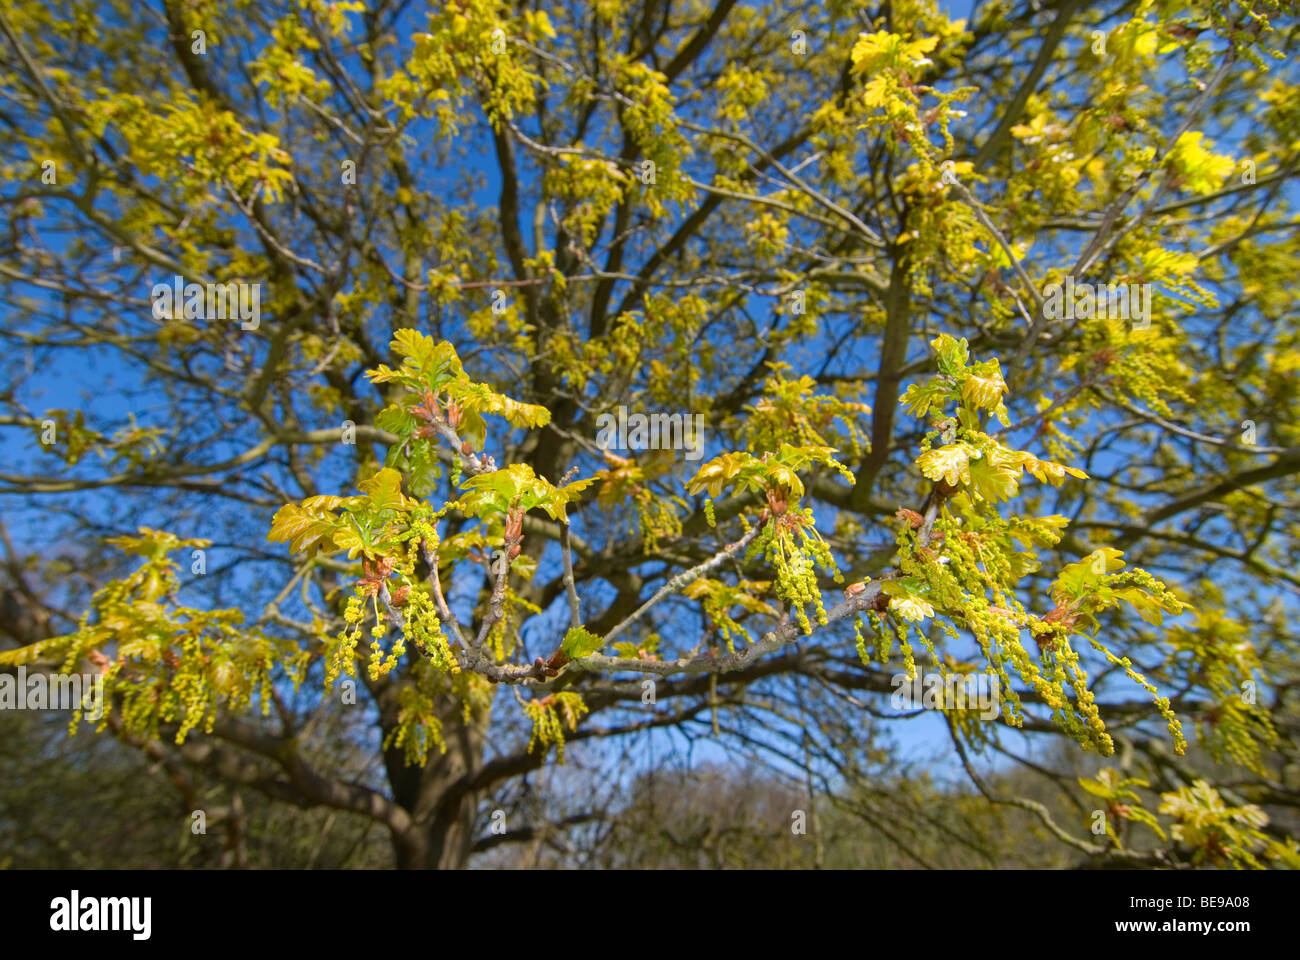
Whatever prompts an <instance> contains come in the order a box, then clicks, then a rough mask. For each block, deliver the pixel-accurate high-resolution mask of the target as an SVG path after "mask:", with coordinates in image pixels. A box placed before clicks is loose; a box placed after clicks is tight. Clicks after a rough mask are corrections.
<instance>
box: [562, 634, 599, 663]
mask: <svg viewBox="0 0 1300 960" xmlns="http://www.w3.org/2000/svg"><path fill="white" fill-rule="evenodd" d="M604 643H605V641H604V640H602V639H601V638H600V637H598V636H596V635H595V634H594V633H592V632H591V631H590V630H588V629H587V628H586V627H570V628H569V632H568V633H566V634H565V635H564V643H563V644H562V646H561V649H562V650H563V651H564V653H565V655H566V656H567V657H568V658H569V659H570V660H577V659H579V658H580V657H589V656H591V655H592V654H593V653H595V652H596V651H597V650H599V649H600V648H601V647H602V646H604Z"/></svg>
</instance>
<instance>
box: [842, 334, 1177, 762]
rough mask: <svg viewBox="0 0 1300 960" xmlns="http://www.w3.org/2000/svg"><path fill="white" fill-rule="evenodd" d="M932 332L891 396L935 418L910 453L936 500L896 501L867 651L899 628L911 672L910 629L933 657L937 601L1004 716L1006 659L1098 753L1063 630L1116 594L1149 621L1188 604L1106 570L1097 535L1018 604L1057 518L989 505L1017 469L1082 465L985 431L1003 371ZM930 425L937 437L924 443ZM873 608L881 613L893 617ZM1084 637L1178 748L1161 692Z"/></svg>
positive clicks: (1079, 673)
mask: <svg viewBox="0 0 1300 960" xmlns="http://www.w3.org/2000/svg"><path fill="white" fill-rule="evenodd" d="M933 346H934V348H935V350H936V353H937V354H938V368H939V376H938V377H935V378H933V379H932V380H930V381H929V382H928V383H923V384H914V385H913V386H912V387H910V388H909V389H908V391H907V392H906V393H905V394H904V395H903V397H902V398H901V401H900V402H902V403H903V404H905V405H907V406H908V408H909V409H910V410H911V411H912V412H913V413H915V414H917V415H929V416H931V418H932V422H933V423H934V426H935V430H934V431H933V432H932V433H930V434H928V435H927V437H926V438H925V440H924V441H923V444H922V446H923V448H925V449H924V452H922V453H921V454H920V456H918V457H917V460H916V464H917V466H918V468H919V469H920V470H921V472H922V474H924V475H925V476H926V477H927V478H928V479H930V480H932V481H934V482H935V484H936V495H937V496H938V497H939V500H940V503H941V507H940V509H939V510H938V511H937V512H936V513H935V515H934V517H933V518H932V519H931V520H930V521H927V520H926V519H925V518H923V517H922V516H921V515H919V514H915V513H913V512H911V511H901V512H900V517H901V518H902V519H903V520H904V521H906V522H905V523H904V524H903V526H902V528H901V530H900V531H899V534H898V543H899V553H898V566H897V571H896V573H895V575H894V576H893V577H892V578H891V579H888V580H885V581H884V582H883V583H882V585H881V593H882V595H883V596H884V597H885V598H886V600H885V601H884V603H883V604H882V605H881V609H880V610H878V611H877V610H873V611H871V612H870V613H869V614H868V616H869V618H870V619H871V621H872V624H873V626H874V628H875V630H876V632H877V635H878V636H879V637H880V640H881V642H880V643H879V644H878V645H877V648H876V649H877V655H878V656H881V657H882V659H883V658H884V657H885V656H887V655H888V653H889V650H890V647H891V646H892V641H893V639H894V637H895V636H897V638H898V639H899V641H900V644H901V650H902V653H903V657H904V663H905V665H906V668H907V670H908V673H909V675H910V674H911V673H912V672H913V671H914V670H915V663H914V656H913V653H912V646H911V643H910V641H909V634H910V633H915V634H916V636H917V637H919V639H920V642H921V643H922V644H923V645H924V646H925V647H926V649H927V650H928V651H929V652H930V655H931V658H932V660H933V661H934V662H935V663H936V664H937V665H940V667H941V669H942V659H941V658H940V656H939V655H938V653H937V651H936V649H935V645H934V640H933V639H932V637H931V636H930V635H929V634H928V633H926V632H925V631H923V630H922V629H921V628H920V624H921V623H922V622H923V621H924V620H926V619H927V618H929V617H934V616H936V611H937V613H938V614H939V615H941V616H942V617H944V618H946V620H947V621H948V622H942V621H941V622H940V623H939V628H940V630H942V631H943V632H944V633H945V634H947V635H948V636H949V637H950V639H952V640H953V641H956V640H957V639H958V637H957V633H956V631H955V630H954V629H953V626H956V627H959V628H962V629H965V630H968V631H969V632H970V633H971V634H972V635H973V636H974V637H975V639H976V641H977V642H978V644H979V647H980V650H981V652H982V654H983V656H984V658H985V660H986V662H987V664H988V669H989V670H990V671H991V672H992V673H993V674H994V676H995V677H996V678H997V680H998V681H999V688H1000V689H1001V690H1002V691H1003V692H1004V700H1003V716H1004V719H1006V721H1007V722H1009V723H1012V724H1019V723H1021V722H1022V717H1023V714H1022V704H1021V702H1020V698H1019V695H1018V694H1017V693H1016V691H1015V689H1014V687H1013V685H1012V683H1011V677H1010V675H1009V672H1008V668H1009V667H1010V668H1013V669H1014V670H1015V672H1016V673H1017V674H1018V676H1019V678H1020V679H1021V680H1022V681H1023V682H1024V683H1025V684H1027V685H1028V686H1029V687H1030V688H1031V689H1032V690H1033V691H1034V692H1035V694H1036V695H1037V696H1038V697H1039V698H1040V699H1041V700H1042V701H1043V702H1044V703H1045V704H1047V705H1048V706H1049V707H1050V708H1051V709H1052V711H1053V715H1054V718H1055V720H1056V722H1057V723H1058V724H1059V725H1060V726H1061V728H1062V729H1063V730H1065V731H1066V732H1067V733H1069V734H1070V735H1071V736H1072V737H1074V738H1075V739H1076V740H1078V741H1079V743H1080V744H1082V745H1083V746H1084V747H1085V748H1086V749H1096V750H1098V751H1100V752H1101V753H1102V754H1103V755H1110V753H1112V752H1113V749H1114V744H1113V741H1112V740H1111V737H1110V735H1109V734H1108V733H1107V732H1106V725H1105V722H1104V721H1103V719H1102V718H1101V715H1100V711H1099V709H1098V707H1097V704H1096V696H1095V693H1094V692H1093V691H1092V690H1091V689H1090V686H1089V678H1088V673H1087V671H1086V670H1085V668H1084V666H1083V664H1082V663H1081V660H1080V656H1079V653H1078V651H1076V650H1075V649H1074V648H1073V647H1072V646H1071V644H1070V637H1071V635H1072V634H1076V633H1082V632H1083V631H1084V630H1085V629H1086V628H1090V629H1091V630H1092V631H1093V633H1094V634H1095V633H1096V632H1097V631H1098V629H1099V623H1098V621H1097V620H1096V618H1095V614H1096V613H1098V612H1099V611H1101V610H1103V609H1106V608H1108V607H1113V606H1115V605H1116V604H1117V603H1119V602H1120V601H1126V602H1128V603H1129V604H1131V605H1132V606H1133V607H1134V609H1136V610H1137V612H1138V613H1139V615H1141V616H1142V617H1143V618H1144V619H1147V620H1149V621H1150V622H1153V623H1157V624H1158V623H1160V622H1161V618H1162V614H1163V613H1165V612H1168V613H1172V614H1177V613H1180V612H1182V610H1183V609H1184V608H1185V606H1186V604H1185V603H1183V602H1182V601H1181V600H1179V599H1178V598H1177V597H1176V596H1174V594H1173V593H1172V592H1171V591H1170V590H1169V589H1168V588H1167V587H1166V586H1165V585H1164V584H1162V583H1160V582H1159V581H1158V580H1157V579H1156V578H1155V577H1153V576H1151V575H1150V574H1149V573H1147V572H1146V571H1143V570H1133V571H1128V572H1125V573H1117V572H1116V571H1118V570H1120V569H1122V568H1123V566H1124V563H1123V561H1122V560H1120V559H1119V557H1120V552H1119V551H1118V550H1115V549H1114V548H1109V547H1107V548H1101V549H1099V550H1097V551H1094V552H1093V553H1092V554H1090V555H1089V556H1088V557H1085V558H1084V559H1083V560H1081V561H1079V562H1078V563H1075V564H1070V565H1068V566H1066V567H1065V568H1064V569H1063V570H1062V571H1061V573H1060V576H1059V577H1058V579H1057V580H1056V581H1055V582H1054V583H1053V584H1052V587H1051V599H1052V601H1053V603H1054V604H1055V606H1054V607H1053V609H1052V610H1050V611H1048V612H1047V613H1045V614H1042V615H1037V614H1034V613H1032V612H1031V611H1029V610H1027V609H1026V608H1025V607H1024V605H1023V604H1021V602H1020V601H1019V599H1018V598H1017V589H1018V587H1019V584H1020V581H1021V580H1022V579H1023V578H1024V577H1025V575H1026V574H1028V573H1031V572H1033V571H1035V570H1037V569H1038V567H1039V561H1038V560H1037V558H1036V556H1035V554H1034V552H1033V548H1034V547H1047V546H1053V545H1055V544H1056V543H1057V542H1058V541H1059V540H1060V534H1061V531H1062V530H1063V529H1064V527H1065V526H1066V524H1067V521H1066V519H1065V518H1064V517H1060V516H1055V515H1053V516H1047V517H1039V518H1033V519H1024V518H1016V517H1012V518H1010V519H1007V518H1004V517H1002V516H1001V515H1000V514H999V513H998V510H997V505H998V504H999V503H1000V502H1001V501H1004V500H1007V499H1010V498H1011V497H1013V496H1015V495H1016V493H1017V492H1018V490H1019V485H1020V483H1021V481H1022V479H1023V476H1024V474H1026V473H1028V474H1030V475H1032V476H1033V477H1035V478H1036V479H1038V480H1040V481H1044V482H1047V483H1052V484H1057V485H1059V484H1061V483H1063V482H1064V481H1065V478H1066V477H1067V476H1074V477H1079V478H1083V477H1085V476H1086V474H1084V473H1083V471H1081V470H1078V469H1076V468H1073V467H1070V466H1065V465H1061V464H1057V463H1054V462H1051V461H1047V460H1041V459H1039V458H1038V457H1036V456H1035V455H1033V454H1031V453H1028V452H1026V451H1023V450H1013V449H1011V448H1009V447H1007V446H1006V445H1004V444H1003V443H1002V442H1001V441H1000V440H998V439H997V438H996V437H995V436H991V435H989V434H987V433H985V432H984V431H983V430H982V429H981V428H982V426H983V418H984V417H985V416H986V415H988V414H992V415H994V416H996V417H998V418H999V419H1002V420H1003V422H1004V423H1005V419H1006V418H1005V406H1004V404H1003V401H1002V395H1003V393H1005V392H1006V384H1005V382H1004V381H1003V379H1002V375H1001V372H1000V370H999V368H998V364H997V362H996V361H988V362H984V363H972V362H971V361H970V356H969V349H968V346H967V344H966V342H965V341H964V340H954V339H953V338H952V337H949V336H947V335H941V336H940V337H938V338H936V339H935V340H934V342H933ZM940 433H942V434H943V437H942V439H943V440H945V441H946V442H944V443H943V445H942V446H940V447H937V448H933V447H931V444H932V442H933V440H934V439H936V438H938V435H939V434H940ZM1026 548H1028V549H1026ZM885 617H889V618H891V619H892V620H893V625H892V630H890V629H889V628H888V627H887V626H886V624H885V622H884V618H885ZM1026 630H1027V631H1028V633H1029V634H1030V636H1032V637H1033V638H1034V640H1035V641H1037V644H1038V647H1039V650H1038V655H1037V656H1034V655H1033V654H1031V653H1030V652H1029V651H1028V650H1027V649H1026V647H1025V646H1024V644H1023V642H1022V633H1023V632H1025V631H1026ZM1088 639H1089V643H1090V644H1091V646H1092V647H1094V648H1095V649H1096V650H1097V651H1098V652H1100V653H1101V654H1102V655H1103V656H1104V657H1106V659H1107V660H1108V661H1109V662H1110V663H1113V664H1115V665H1117V666H1119V667H1121V668H1122V669H1123V670H1124V671H1125V672H1126V673H1127V675H1128V676H1129V677H1130V678H1131V679H1132V680H1133V681H1134V682H1135V683H1138V684H1139V685H1141V686H1142V687H1143V688H1144V689H1146V690H1147V691H1148V692H1149V693H1150V694H1151V696H1152V697H1153V698H1154V699H1155V703H1156V705H1157V707H1158V708H1159V710H1160V711H1161V713H1162V715H1163V716H1164V717H1165V719H1166V721H1167V722H1168V724H1169V728H1170V733H1171V734H1172V735H1173V737H1174V740H1175V745H1176V748H1177V749H1178V750H1179V751H1182V750H1183V749H1184V743H1183V740H1182V736H1181V726H1180V724H1179V721H1178V720H1177V718H1176V717H1175V716H1174V713H1173V710H1172V708H1171V707H1170V705H1169V702H1168V700H1167V698H1164V697H1161V696H1160V695H1159V693H1158V691H1157V689H1156V687H1155V685H1154V684H1153V683H1151V682H1150V681H1149V680H1147V678H1145V677H1144V676H1142V675H1141V674H1139V673H1138V672H1137V671H1136V670H1135V669H1134V668H1133V665H1132V663H1131V661H1130V660H1129V659H1128V658H1121V657H1118V656H1116V655H1115V654H1113V653H1112V652H1111V651H1110V649H1109V648H1108V647H1107V646H1106V645H1105V644H1104V643H1103V642H1102V641H1101V640H1100V639H1098V638H1097V637H1096V636H1091V637H1089V638H1088ZM859 653H860V654H861V655H863V657H864V659H865V658H866V657H867V656H868V650H867V647H866V644H865V640H863V639H862V637H861V634H859Z"/></svg>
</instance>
